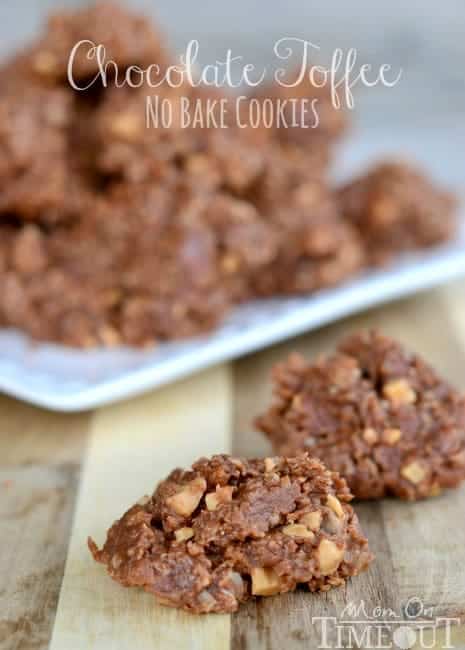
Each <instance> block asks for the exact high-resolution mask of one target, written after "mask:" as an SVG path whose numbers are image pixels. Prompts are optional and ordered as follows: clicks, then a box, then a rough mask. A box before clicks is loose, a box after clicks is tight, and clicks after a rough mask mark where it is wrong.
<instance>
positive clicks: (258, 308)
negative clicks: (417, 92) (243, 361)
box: [0, 133, 465, 411]
mask: <svg viewBox="0 0 465 650" xmlns="http://www.w3.org/2000/svg"><path fill="white" fill-rule="evenodd" d="M416 135H417V137H418V133H417V134H416ZM416 141H417V142H418V140H416ZM367 142H368V144H367ZM373 142H374V140H373ZM376 142H379V139H378V138H376ZM420 142H424V140H420ZM430 142H431V141H430ZM369 143H370V141H369V140H368V141H367V140H363V147H361V146H358V147H357V148H355V149H352V150H350V149H349V151H350V153H349V155H348V156H346V160H345V161H344V159H343V162H344V164H345V166H346V168H353V167H354V166H358V165H359V163H360V157H361V158H362V159H363V160H364V161H365V160H368V159H371V158H372V157H373V156H374V155H376V149H377V147H376V146H370V144H369ZM359 144H362V143H361V142H359ZM403 148H404V149H405V148H406V140H405V139H404V140H403ZM433 149H435V147H433ZM362 151H363V154H362V155H361V156H360V155H359V154H360V152H362ZM436 151H437V149H436ZM357 152H358V153H357ZM420 157H422V158H425V156H421V155H420ZM434 160H435V162H436V164H437V156H434ZM423 162H424V160H423ZM447 162H448V166H449V169H450V168H451V167H450V164H451V161H450V160H449V161H447ZM457 162H458V161H457ZM452 169H455V170H457V167H456V166H455V165H453V166H452ZM460 169H463V165H462V166H461V167H460ZM442 171H444V170H443V169H442ZM454 180H455V179H454ZM464 225H465V224H464ZM462 274H465V228H462V230H461V233H460V234H459V236H458V238H457V240H456V241H454V242H452V243H451V244H448V245H447V246H444V247H441V248H437V249H435V250H433V251H429V252H427V253H422V254H419V255H414V256H409V257H407V258H405V259H403V260H402V261H400V262H399V263H396V264H395V265H394V266H393V267H392V268H388V269H386V270H384V271H380V272H370V273H366V274H365V275H363V276H361V277H359V278H358V279H357V280H355V281H353V282H351V283H348V284H345V285H342V286H340V287H337V288H335V289H331V290H327V291H321V292H319V293H316V294H313V295H311V296H308V297H299V298H291V299H285V300H281V299H280V300H269V301H268V300H267V301H261V302H255V303H253V304H249V305H245V306H243V307H240V308H238V309H236V310H235V311H234V312H233V313H232V315H231V316H230V317H229V318H228V320H227V321H226V322H225V324H224V325H223V326H222V327H221V328H219V329H218V330H216V331H215V332H214V333H212V334H211V335H209V336H205V337H203V338H199V339H195V340H189V341H182V342H176V343H167V344H164V345H161V346H158V347H157V348H154V349H153V350H133V349H126V348H120V349H115V350H90V351H81V350H73V349H70V348H65V347H62V346H56V345H48V344H47V345H46V344H37V343H33V342H31V341H30V340H29V339H28V338H27V337H25V336H23V335H22V334H20V333H18V332H15V331H8V330H2V331H0V390H1V391H4V392H5V393H8V394H10V395H13V396H16V397H19V398H21V399H24V400H27V401H29V402H32V403H34V404H37V405H40V406H45V407H48V408H51V409H54V410H59V411H80V410H85V409H88V408H93V407H97V406H101V405H103V404H106V403H109V402H113V401H116V400H120V399H123V398H127V397H130V396H133V395H136V394H138V393H141V392H143V391H147V390H149V389H153V388H156V387H158V386H161V385H163V384H166V383H168V382H171V381H174V380H176V379H179V378H181V377H184V376H186V375H188V374H190V373H193V372H196V371H198V370H201V369H203V368H206V367H207V366H210V365H213V364H215V363H219V362H223V361H227V360H230V359H235V358H237V357H239V356H241V355H244V354H246V353H249V352H252V351H254V350H258V349H260V348H264V347H266V346H268V345H271V344H273V343H276V342H277V341H281V340H284V339H286V338H289V337H292V336H294V335H296V334H300V333H302V332H306V331H310V330H312V329H315V328H317V327H319V326H321V325H324V324H327V323H330V322H332V321H335V320H337V319H339V318H341V317H343V316H347V315H350V314H354V313H356V312H358V311H361V310H363V309H366V308H368V307H373V306H375V305H379V304H382V303H385V302H388V301H390V300H393V299H396V298H400V297H403V296H407V295H410V294H413V293H415V292H417V291H421V290H425V289H428V288H431V287H434V286H437V285H439V284H441V283H444V282H446V281H448V280H451V279H453V278H456V277H458V276H459V275H462Z"/></svg>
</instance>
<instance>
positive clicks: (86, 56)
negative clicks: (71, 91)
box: [30, 0, 168, 87]
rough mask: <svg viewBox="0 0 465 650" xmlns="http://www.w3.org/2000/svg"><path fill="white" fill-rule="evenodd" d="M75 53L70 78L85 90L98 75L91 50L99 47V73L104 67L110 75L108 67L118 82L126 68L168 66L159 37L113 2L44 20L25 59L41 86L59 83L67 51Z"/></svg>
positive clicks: (138, 17) (64, 71) (65, 70)
mask: <svg viewBox="0 0 465 650" xmlns="http://www.w3.org/2000/svg"><path fill="white" fill-rule="evenodd" d="M81 41H84V43H83V45H82V47H79V49H77V50H76V53H75V57H74V61H73V65H72V72H73V78H74V80H75V81H77V82H82V87H85V86H86V85H87V84H88V83H89V81H91V80H92V78H94V77H95V75H98V73H99V61H98V58H97V56H96V52H95V50H92V49H91V48H92V47H93V45H95V46H99V45H103V47H104V48H105V56H104V59H103V61H102V67H105V64H106V63H109V62H110V64H109V66H108V68H107V73H108V76H109V77H110V79H111V76H112V75H114V72H115V67H114V65H113V64H112V63H111V62H114V63H115V64H116V65H117V66H118V68H119V73H120V79H121V78H122V76H123V73H124V71H125V70H126V68H128V67H129V66H136V65H138V66H141V67H144V66H149V65H151V64H158V65H160V66H163V65H165V64H166V62H167V60H168V56H167V54H166V50H165V46H164V44H163V42H162V40H161V37H160V35H159V34H158V33H157V32H156V31H155V30H154V29H153V27H152V25H151V23H150V21H149V20H148V19H147V18H145V17H144V16H141V15H138V14H136V13H132V12H130V11H127V10H126V9H125V8H123V6H121V5H119V4H118V3H117V2H110V1H107V0H100V1H98V2H95V3H93V4H91V5H90V6H89V7H85V8H84V9H78V10H76V11H69V10H68V11H57V12H56V13H54V14H52V15H51V16H50V17H49V19H48V24H47V28H46V30H45V32H44V34H43V36H42V37H41V38H40V39H39V41H38V43H37V44H35V46H34V48H33V49H32V50H31V53H30V66H31V68H32V70H33V71H34V73H35V74H37V75H39V76H40V77H42V78H43V79H44V80H45V81H50V80H56V81H65V80H66V79H67V74H68V62H69V59H70V54H71V51H72V49H73V48H74V47H75V46H76V45H77V44H78V43H80V42H81Z"/></svg>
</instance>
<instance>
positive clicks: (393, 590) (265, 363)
mask: <svg viewBox="0 0 465 650" xmlns="http://www.w3.org/2000/svg"><path fill="white" fill-rule="evenodd" d="M464 288H465V285H460V284H458V285H455V286H453V287H451V288H449V289H447V290H442V291H437V292H432V293H429V294H426V295H424V296H420V297H417V298H415V299H411V300H409V301H404V302H400V303H397V304H395V305H391V306H388V307H384V308H382V309H378V310H376V311H373V312H370V313H367V314H364V315H363V316H359V317H357V318H352V319H349V320H346V321H344V322H341V323H338V324H337V325H334V326H331V327H327V328H325V329H323V330H321V331H319V332H318V333H313V334H309V335H305V336H303V337H300V338H299V339H295V340H293V341H291V342H287V343H285V344H282V345H280V346H277V347H274V348H272V349H270V350H267V351H264V352H261V353H258V354H255V355H253V356H251V357H248V358H246V359H244V360H241V361H239V362H236V363H234V364H229V365H225V366H221V367H217V368H215V369H213V370H210V371H207V372H204V373H202V374H199V375H197V376H195V377H191V378H190V379H188V380H186V381H184V382H181V383H178V384H176V385H174V386H171V387H167V388H165V389H163V390H160V391H158V392H155V393H152V394H149V395H146V396H143V397H140V398H137V399H134V400H131V401H128V402H125V403H121V404H118V405H115V406H111V407H107V408H104V409H101V410H99V411H96V412H94V413H88V414H81V415H74V416H70V415H59V414H51V413H46V412H44V411H40V410H39V409H35V408H32V407H28V406H24V405H22V404H19V403H18V402H15V401H13V400H10V399H7V398H1V399H0V458H1V467H0V496H1V498H0V522H1V523H0V606H1V608H0V650H6V649H8V650H10V649H13V650H16V649H18V650H19V649H21V650H23V649H24V650H32V649H34V650H38V649H39V648H46V647H47V644H48V641H49V638H50V634H52V638H51V642H50V648H51V650H94V649H102V650H107V649H111V650H129V649H132V648H137V650H139V649H140V650H145V649H149V648H154V649H156V650H165V649H166V650H167V649H169V650H183V649H189V650H191V649H192V650H204V649H205V650H210V649H211V650H226V649H228V650H229V649H230V648H233V649H235V650H236V649H237V650H246V649H247V650H252V649H253V650H254V649H255V648H257V649H262V648H263V649H267V650H268V649H270V650H274V649H276V650H283V649H286V650H287V649H293V648H305V649H306V650H308V649H312V648H317V647H319V645H321V643H322V641H324V639H323V638H322V627H321V626H322V622H321V621H318V622H316V621H315V617H333V616H334V617H337V618H338V619H341V616H343V613H344V611H346V612H347V609H346V608H347V605H349V604H351V603H354V604H360V603H361V602H362V601H363V603H364V611H365V613H367V614H369V615H371V613H373V610H374V608H375V607H377V606H380V607H382V608H385V609H387V608H389V609H390V610H392V612H393V613H395V614H396V615H397V616H398V617H400V619H402V620H403V619H405V617H406V616H407V614H409V613H410V614H416V613H418V606H419V605H418V603H419V602H420V601H421V602H422V603H423V605H424V607H425V608H426V615H427V616H428V617H430V618H433V619H434V618H435V617H438V616H442V617H454V618H457V619H458V621H457V622H458V623H459V624H458V625H456V626H454V627H453V628H452V630H451V637H450V644H453V647H456V648H465V626H463V627H462V625H461V624H460V622H461V623H462V624H463V623H465V620H464V619H465V516H464V515H465V488H463V489H460V490H457V491H453V492H450V493H448V494H444V495H442V496H440V497H438V498H436V499H432V500H428V501H424V502H421V503H417V504H408V503H400V502H397V501H394V500H386V501H383V502H380V503H375V504H356V509H357V512H358V513H359V516H360V518H361V520H362V524H363V527H364V529H365V532H366V533H367V535H368V537H369V539H370V543H371V547H372V549H373V550H374V552H375V553H376V561H375V562H374V563H373V565H372V566H371V568H370V570H369V571H368V572H366V573H365V574H363V575H362V576H360V577H358V578H355V579H353V580H352V581H349V583H348V584H347V585H346V586H344V587H341V588H339V589H335V590H332V591H330V592H328V593H326V594H323V595H318V594H309V593H307V592H305V591H299V592H297V593H295V594H288V595H283V596H280V597H274V598H268V599H262V600H258V601H251V602H250V603H248V604H246V605H245V606H243V607H242V608H241V609H240V611H239V612H238V613H237V614H235V615H233V616H218V615H210V616H204V617H195V616H192V615H189V614H184V613H180V612H177V611H175V610H172V609H168V608H164V607H161V606H158V605H157V604H156V603H155V600H154V599H153V598H152V597H150V596H149V595H148V594H144V593H143V592H140V591H137V590H134V589H131V590H130V589H124V588H122V587H121V586H119V585H118V584H116V583H114V582H113V581H111V580H110V578H109V577H108V576H107V575H106V573H105V571H104V569H103V567H101V566H100V565H97V564H95V563H94V562H93V561H92V559H91V557H90V554H89V552H88V550H87V548H86V538H87V536H88V535H92V536H93V537H94V538H95V539H96V541H97V542H98V543H101V542H102V541H103V539H104V535H105V531H106V529H107V528H108V526H109V525H110V524H111V523H112V521H113V520H114V519H115V518H117V517H118V516H119V515H120V514H121V513H122V512H123V511H124V510H125V509H126V508H127V507H128V506H129V505H131V504H132V503H133V502H134V501H135V500H137V499H138V498H139V497H140V496H142V495H143V494H146V493H149V492H151V491H152V490H153V487H154V485H155V483H156V482H157V481H158V480H159V479H161V478H162V477H164V476H165V475H166V474H167V473H168V471H169V470H170V469H172V467H174V466H176V465H181V466H182V465H188V464H189V463H190V462H191V461H192V460H194V459H195V458H197V457H198V456H200V455H202V454H211V453H216V452H220V451H233V452H234V453H236V454H244V455H261V454H264V453H267V452H268V451H269V449H268V446H267V443H266V442H265V441H264V439H263V438H262V437H261V436H260V435H259V434H257V433H254V432H253V431H252V429H251V420H252V418H253V416H254V415H256V414H257V413H258V412H260V411H261V410H262V409H263V408H264V407H265V406H266V405H267V404H268V402H269V399H270V382H269V371H270V368H271V366H272V365H273V364H274V363H275V362H276V361H277V360H279V359H282V358H283V357H284V356H285V355H287V354H288V352H289V351H291V350H294V349H297V350H299V351H301V352H303V353H304V354H305V355H308V356H310V357H312V356H314V355H316V354H317V353H320V352H322V351H325V350H330V349H331V348H332V347H333V346H334V344H335V342H336V341H337V339H338V338H340V336H342V335H344V334H346V333H347V332H349V331H351V330H354V329H356V328H359V327H373V326H376V327H379V328H382V330H383V331H385V332H386V333H387V334H391V335H393V336H395V337H398V338H399V339H400V340H402V341H403V342H404V343H405V344H406V345H408V346H410V347H412V348H413V349H415V350H417V351H418V352H419V353H421V354H423V355H425V356H426V357H427V358H428V359H429V360H430V361H431V362H432V363H433V364H435V365H436V366H437V367H438V369H439V370H441V371H442V372H443V373H444V375H445V376H446V377H448V378H449V379H450V380H451V381H453V382H454V383H456V384H457V385H459V386H461V387H462V388H465V292H464ZM75 494H76V495H77V498H76V505H75V510H74V518H73V523H72V524H71V521H72V518H71V513H72V511H73V504H74V496H75ZM69 531H71V532H70V540H69V546H68V545H67V540H68V534H69ZM65 557H66V565H65V569H64V576H63V579H62V580H61V577H62V573H63V563H64V560H65ZM58 594H59V601H58V604H57V598H58ZM412 597H415V598H416V599H417V600H412ZM406 606H408V611H405V609H406ZM412 608H413V609H412ZM55 610H56V618H55V620H54V621H53V619H54V614H55ZM365 618H366V616H365V617H364V616H362V619H365ZM312 619H313V622H312ZM328 620H329V619H328ZM397 623H399V621H397ZM327 625H332V623H331V622H329V623H327ZM366 627H367V624H366V622H365V623H363V622H361V623H358V624H357V625H356V627H355V635H356V636H355V637H354V636H352V637H350V638H349V639H347V634H346V635H345V637H344V642H345V643H346V645H345V646H344V647H358V646H357V635H358V642H359V646H361V647H374V643H373V637H371V639H369V637H368V636H365V637H363V636H362V634H363V633H365V634H367V632H366ZM372 627H373V626H370V633H371V634H372V633H373V630H372V629H371V628H372ZM402 627H403V628H404V633H405V628H406V627H408V626H406V625H405V624H402ZM389 629H390V632H389V630H388V631H387V632H386V634H388V633H389V634H391V633H392V632H393V631H394V629H395V627H392V628H389ZM331 630H332V633H335V628H331ZM344 634H345V633H344ZM415 636H416V645H414V646H413V647H422V646H421V643H420V636H419V633H418V632H416V633H415ZM386 639H387V637H386V636H383V640H384V643H385V644H386V643H387V641H386ZM395 639H396V640H397V641H398V642H399V643H400V646H399V647H402V645H403V644H404V646H405V643H406V641H405V639H407V640H410V641H411V642H413V641H414V640H415V637H412V636H411V634H410V636H407V637H405V636H399V635H397V636H396V637H395ZM448 640H449V639H448V637H447V636H446V629H445V628H444V627H443V628H442V631H438V630H433V631H430V632H428V633H425V634H424V638H423V643H424V644H426V643H428V644H429V647H437V648H440V647H444V644H447V642H448ZM330 643H331V645H330V646H329V647H337V645H335V644H334V643H335V641H334V638H333V639H332V640H331V641H330ZM387 647H390V646H389V645H387ZM392 647H396V646H395V645H394V646H392ZM405 647H407V646H405ZM451 647H452V645H451Z"/></svg>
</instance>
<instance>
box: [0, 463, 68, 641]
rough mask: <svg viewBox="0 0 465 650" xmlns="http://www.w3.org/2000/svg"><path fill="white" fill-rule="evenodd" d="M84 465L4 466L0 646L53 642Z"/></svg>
mask: <svg viewBox="0 0 465 650" xmlns="http://www.w3.org/2000/svg"><path fill="white" fill-rule="evenodd" d="M77 476H78V466H77V465H75V464H63V465H55V466H53V467H51V466H40V465H30V466H27V467H26V466H24V467H19V468H14V467H9V468H7V469H2V470H0V539H1V552H0V576H1V583H0V584H1V586H0V649H1V650H43V649H45V648H47V647H48V643H49V640H50V635H51V630H52V625H53V620H54V617H55V610H56V606H57V601H58V595H59V590H60V584H61V580H62V576H63V570H64V564H65V559H66V550H67V546H68V539H69V533H70V526H71V519H72V512H73V506H74V498H75V491H76V484H77Z"/></svg>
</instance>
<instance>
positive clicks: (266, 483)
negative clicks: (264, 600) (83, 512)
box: [89, 454, 373, 614]
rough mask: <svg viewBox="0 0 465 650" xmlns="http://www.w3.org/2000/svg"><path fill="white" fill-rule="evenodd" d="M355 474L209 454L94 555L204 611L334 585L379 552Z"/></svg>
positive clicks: (165, 486)
mask: <svg viewBox="0 0 465 650" xmlns="http://www.w3.org/2000/svg"><path fill="white" fill-rule="evenodd" d="M351 499H352V495H351V494H350V492H349V489H348V487H347V484H346V482H345V481H344V479H342V478H341V477H340V476H338V475H337V474H336V473H334V472H330V471H328V470H327V469H326V468H325V467H324V465H322V464H321V463H320V462H319V461H317V460H315V459H313V458H311V457H309V455H308V454H302V455H300V456H299V457H297V458H288V459H286V458H265V459H264V460H243V459H239V458H233V457H231V456H226V455H221V456H213V457H212V458H211V459H207V458H201V459H200V460H199V461H197V462H196V463H195V464H194V465H193V466H192V469H188V470H182V469H176V470H174V471H173V472H172V473H171V474H170V475H169V476H168V478H167V479H166V480H165V481H162V482H161V483H160V484H159V485H158V487H157V488H156V490H155V493H154V494H153V496H152V497H146V498H145V499H143V500H141V501H140V502H139V503H138V504H136V505H134V506H133V507H132V508H131V509H130V510H128V512H126V514H125V515H123V517H122V518H121V519H120V520H118V521H117V522H116V523H115V524H113V526H112V527H111V528H110V530H109V532H108V536H107V540H106V542H105V544H104V546H103V548H102V549H101V550H99V549H98V548H97V546H96V544H95V542H94V541H93V540H92V539H89V548H90V550H91V552H92V555H93V556H94V558H95V560H97V561H98V562H101V563H102V564H105V565H106V567H107V570H108V572H109V574H110V575H111V577H112V578H113V579H114V580H116V581H118V582H120V583H121V584H122V585H124V586H126V587H132V586H137V587H143V588H144V589H145V590H146V591H148V592H150V593H152V594H154V596H156V597H157V600H158V601H159V602H161V603H163V604H165V605H170V606H172V607H180V608H182V609H185V610H188V611H191V612H194V613H197V614H203V613H208V612H233V611H235V610H236V609H237V608H238V606H239V603H241V602H243V601H245V600H247V599H248V598H250V597H251V596H272V595H274V594H279V593H284V592H286V591H292V590H294V589H295V588H296V587H297V586H298V585H306V586H307V587H308V588H309V589H310V591H327V590H328V589H331V587H336V586H339V585H342V584H344V582H345V580H346V579H347V578H348V577H350V576H354V575H357V574H358V573H360V572H361V571H362V570H364V569H365V568H366V567H367V566H368V564H369V563H370V562H371V560H372V557H373V556H372V554H371V553H370V551H369V549H368V542H367V540H366V538H365V536H364V535H363V533H362V531H361V530H360V525H359V522H358V519H357V515H356V514H355V513H354V511H353V509H352V507H351V506H350V505H349V503H348V502H349V501H350V500H351Z"/></svg>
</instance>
